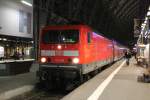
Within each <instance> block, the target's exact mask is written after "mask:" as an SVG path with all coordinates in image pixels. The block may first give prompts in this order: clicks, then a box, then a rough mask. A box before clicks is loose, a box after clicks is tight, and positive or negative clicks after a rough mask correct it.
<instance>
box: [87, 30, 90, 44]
mask: <svg viewBox="0 0 150 100" xmlns="http://www.w3.org/2000/svg"><path fill="white" fill-rule="evenodd" d="M87 39H88V43H91V34H90V32H88V36H87Z"/></svg>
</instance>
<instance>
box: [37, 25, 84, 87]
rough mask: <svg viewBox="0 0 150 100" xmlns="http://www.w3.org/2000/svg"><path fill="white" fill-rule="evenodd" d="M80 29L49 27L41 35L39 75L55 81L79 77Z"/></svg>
mask: <svg viewBox="0 0 150 100" xmlns="http://www.w3.org/2000/svg"><path fill="white" fill-rule="evenodd" d="M79 38H80V30H79V29H78V28H71V27H47V28H44V29H43V30H42V34H41V36H40V49H39V55H40V56H39V62H40V68H39V71H38V74H37V75H38V77H39V78H40V81H46V82H51V83H52V82H53V83H54V84H55V83H56V81H60V80H61V81H62V80H63V81H64V80H68V79H71V80H75V79H79V78H78V77H80V74H81V64H80V62H81V61H80V45H79V44H80V39H79Z"/></svg>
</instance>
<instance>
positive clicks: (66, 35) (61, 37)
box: [42, 30, 79, 44]
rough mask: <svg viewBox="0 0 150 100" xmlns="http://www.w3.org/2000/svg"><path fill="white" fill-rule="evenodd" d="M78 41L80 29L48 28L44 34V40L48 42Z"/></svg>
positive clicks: (68, 42) (69, 42) (67, 42)
mask: <svg viewBox="0 0 150 100" xmlns="http://www.w3.org/2000/svg"><path fill="white" fill-rule="evenodd" d="M78 41H79V31H78V30H48V31H47V32H45V33H43V36H42V42H43V43H46V44H50V43H52V44H53V43H54V44H57V43H59V44H64V43H65V44H74V43H78Z"/></svg>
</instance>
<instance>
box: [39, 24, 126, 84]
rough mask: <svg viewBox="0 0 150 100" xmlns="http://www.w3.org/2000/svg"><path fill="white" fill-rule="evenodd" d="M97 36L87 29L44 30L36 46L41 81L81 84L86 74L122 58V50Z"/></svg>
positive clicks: (55, 28)
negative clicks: (66, 81) (71, 81)
mask: <svg viewBox="0 0 150 100" xmlns="http://www.w3.org/2000/svg"><path fill="white" fill-rule="evenodd" d="M98 34H99V33H96V32H93V30H92V29H91V28H90V27H88V26H86V25H64V26H47V27H45V28H43V29H42V32H41V35H40V43H39V62H40V69H39V72H38V76H39V77H40V80H41V81H43V80H45V81H46V82H47V81H49V82H54V81H56V80H57V79H71V80H73V81H75V80H76V81H77V80H83V77H84V76H86V75H88V74H89V73H91V72H93V71H95V70H97V69H100V68H101V67H102V66H104V65H107V64H110V63H112V62H113V61H115V60H118V59H120V58H121V57H123V52H122V50H123V48H121V47H120V46H119V45H118V44H117V43H116V42H114V41H112V40H109V39H108V38H106V37H104V36H102V35H98ZM55 79H56V80H55Z"/></svg>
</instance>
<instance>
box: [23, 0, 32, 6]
mask: <svg viewBox="0 0 150 100" xmlns="http://www.w3.org/2000/svg"><path fill="white" fill-rule="evenodd" d="M21 2H22V3H23V4H25V5H27V6H32V4H31V3H29V2H27V1H25V0H21Z"/></svg>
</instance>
